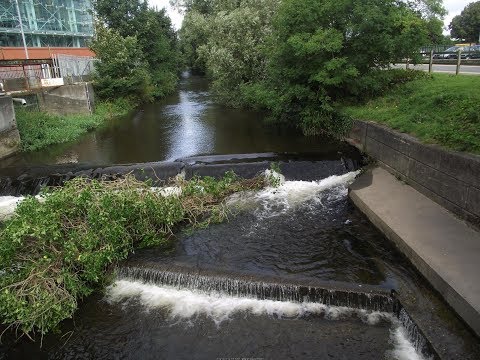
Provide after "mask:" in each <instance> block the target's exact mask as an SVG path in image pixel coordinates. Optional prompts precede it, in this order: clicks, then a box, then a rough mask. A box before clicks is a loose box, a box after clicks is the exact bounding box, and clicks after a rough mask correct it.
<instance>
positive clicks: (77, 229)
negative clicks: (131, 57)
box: [0, 173, 264, 335]
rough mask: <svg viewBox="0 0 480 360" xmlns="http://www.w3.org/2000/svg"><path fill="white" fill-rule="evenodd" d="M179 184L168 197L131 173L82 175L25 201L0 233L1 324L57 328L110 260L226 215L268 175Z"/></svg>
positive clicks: (26, 329) (102, 278) (102, 277)
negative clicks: (229, 204)
mask: <svg viewBox="0 0 480 360" xmlns="http://www.w3.org/2000/svg"><path fill="white" fill-rule="evenodd" d="M175 185H176V186H178V187H179V189H181V191H180V192H179V193H177V194H172V195H168V196H167V195H165V194H162V193H161V192H160V191H152V189H151V188H150V187H149V184H148V182H147V183H141V182H138V181H136V180H135V179H134V178H133V177H132V176H127V177H125V178H122V179H117V180H114V181H110V182H107V181H97V180H88V179H85V178H76V179H73V180H71V181H68V182H67V183H66V184H65V186H64V187H62V188H53V189H46V190H45V191H44V192H43V193H42V194H41V198H40V199H39V198H36V197H28V198H27V199H25V200H24V201H23V202H21V203H20V205H19V206H18V208H17V210H16V214H15V216H14V217H13V218H12V219H11V220H9V221H8V222H6V223H5V224H4V228H3V230H2V232H1V233H0V319H1V321H2V322H3V323H4V324H6V325H9V326H12V327H15V328H17V329H18V330H20V331H21V332H22V333H25V334H30V333H32V332H35V331H38V332H40V334H42V335H43V334H45V333H46V332H48V331H49V330H52V329H55V328H56V327H57V325H58V323H59V322H60V321H62V320H63V319H66V318H69V317H71V316H72V315H73V313H74V311H75V309H76V308H77V303H78V300H79V299H82V298H83V297H85V296H87V295H89V294H91V293H92V292H93V291H95V290H96V289H98V288H99V287H100V286H101V285H103V284H105V282H106V278H107V274H108V272H107V269H108V267H109V265H111V264H113V263H115V262H117V261H119V260H122V259H125V258H126V257H127V256H128V254H129V253H130V252H132V251H133V250H134V249H135V248H138V247H145V246H160V247H162V248H165V249H166V248H168V247H169V245H170V244H171V242H172V236H171V235H172V233H173V231H174V229H175V228H176V226H177V225H180V224H184V225H187V226H190V227H204V226H207V225H208V224H210V223H211V222H212V221H213V222H218V221H221V220H223V219H224V217H225V215H226V213H225V210H224V208H223V206H222V201H223V200H224V199H225V198H226V197H227V196H228V195H230V194H232V193H233V192H237V191H242V190H254V189H259V188H261V187H262V186H264V179H263V178H254V179H250V180H244V179H241V178H238V177H237V176H236V175H235V174H234V173H227V174H225V176H224V177H223V178H222V179H220V180H215V179H213V178H209V177H206V178H194V179H192V180H190V181H185V180H178V181H177V182H176V183H175Z"/></svg>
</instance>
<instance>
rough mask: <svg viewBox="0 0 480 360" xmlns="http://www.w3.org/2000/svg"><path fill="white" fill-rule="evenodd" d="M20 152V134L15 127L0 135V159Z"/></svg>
mask: <svg viewBox="0 0 480 360" xmlns="http://www.w3.org/2000/svg"><path fill="white" fill-rule="evenodd" d="M19 150H20V134H19V133H18V130H17V128H16V127H14V128H11V129H10V130H6V131H3V132H1V133H0V159H1V158H4V157H7V156H10V155H12V154H15V153H16V152H17V151H19Z"/></svg>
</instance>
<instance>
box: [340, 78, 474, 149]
mask: <svg viewBox="0 0 480 360" xmlns="http://www.w3.org/2000/svg"><path fill="white" fill-rule="evenodd" d="M345 111H346V113H347V114H348V115H350V116H352V117H353V118H355V119H360V120H371V121H375V122H378V123H383V124H385V125H388V126H389V127H391V128H393V129H397V130H399V131H401V132H405V133H409V134H411V135H414V136H416V137H417V138H419V139H420V140H422V141H424V142H426V143H435V144H439V145H442V146H445V147H447V148H450V149H453V150H457V151H465V152H470V153H475V154H480V76H473V75H471V76H469V75H458V76H454V75H448V74H433V75H432V76H429V77H427V78H423V79H417V80H413V81H411V82H408V83H405V84H402V85H398V86H396V87H394V88H393V89H391V90H389V91H387V92H386V93H385V95H384V96H382V97H378V98H375V99H373V100H371V101H369V102H368V103H366V104H363V105H353V106H347V107H346V109H345Z"/></svg>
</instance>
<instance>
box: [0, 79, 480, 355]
mask: <svg viewBox="0 0 480 360" xmlns="http://www.w3.org/2000/svg"><path fill="white" fill-rule="evenodd" d="M154 114H156V115H154ZM199 114H204V115H199ZM220 114H221V115H222V116H221V117H220ZM235 114H236V112H235V111H233V110H226V109H223V108H222V107H221V106H219V105H217V104H215V103H214V102H213V101H212V99H211V98H210V95H209V94H208V92H206V91H205V88H204V83H203V81H202V80H200V79H196V78H193V79H192V78H190V79H186V80H184V82H183V83H182V85H181V88H180V91H179V93H178V94H177V95H176V97H175V96H174V97H172V98H170V99H167V100H166V101H165V102H164V103H162V104H156V105H152V106H151V107H149V108H147V109H145V112H143V113H140V115H137V116H139V117H138V118H133V119H130V120H128V119H127V120H126V122H125V123H124V124H114V125H113V128H111V129H109V130H105V131H106V132H105V133H103V134H104V135H102V132H100V133H96V134H91V135H89V136H87V138H85V139H84V140H83V142H81V143H80V144H77V145H72V147H71V148H70V150H68V151H75V154H76V155H75V156H73V157H71V158H70V159H74V160H76V161H77V160H78V161H80V162H86V163H90V164H95V163H109V162H138V161H152V160H162V159H171V158H178V157H182V156H186V155H194V154H201V153H207V154H211V153H240V152H252V151H256V152H265V151H277V152H284V151H285V152H292V151H298V152H301V153H306V152H309V153H312V152H316V154H315V156H313V157H314V158H316V160H315V161H310V160H309V161H303V162H302V161H290V160H288V161H281V163H280V165H281V167H282V169H284V170H286V171H285V177H286V180H285V181H283V182H282V183H281V184H280V186H279V187H277V188H267V189H264V190H261V191H257V192H247V193H242V194H236V195H233V196H232V197H231V198H229V199H228V201H227V203H226V206H227V208H228V209H229V210H230V211H231V213H232V216H231V217H230V219H229V221H228V222H225V223H222V224H218V225H212V226H210V227H209V228H207V229H203V230H198V231H195V232H194V233H179V234H177V235H176V237H177V239H176V240H177V241H176V242H175V243H176V245H175V247H174V248H173V249H172V250H171V251H170V252H168V253H164V252H162V251H160V250H158V249H155V248H152V249H143V250H139V251H137V252H136V253H135V254H133V255H132V256H130V257H129V259H128V260H126V261H125V262H123V263H121V264H118V266H117V267H116V269H115V271H114V281H113V283H112V284H111V285H110V286H109V287H108V288H107V289H106V290H105V293H103V294H97V295H94V296H92V297H90V298H88V299H86V300H85V301H84V302H83V303H82V304H80V307H79V310H78V311H77V313H76V314H75V317H74V319H73V320H71V321H70V320H69V321H65V322H64V323H62V325H61V328H60V333H58V334H50V335H47V336H45V337H44V338H43V339H42V347H40V343H39V341H38V340H37V342H34V343H32V342H30V341H28V340H26V339H21V340H20V341H18V342H15V341H14V340H13V335H14V334H9V333H7V335H6V336H4V339H3V344H1V345H0V359H43V358H45V359H219V358H229V359H232V358H235V359H236V358H239V359H240V358H250V359H399V360H400V359H401V360H404V359H405V360H406V359H428V358H430V357H434V356H435V354H434V353H433V352H432V349H431V346H430V344H429V343H428V342H427V341H426V339H425V337H424V336H423V334H422V332H421V331H419V329H418V327H417V326H416V323H415V321H414V320H415V319H412V317H411V316H410V315H409V313H408V312H407V311H406V308H404V307H403V305H401V304H400V302H399V301H398V299H400V300H401V302H402V304H404V305H405V306H407V305H408V307H409V308H408V311H410V310H411V311H413V313H415V315H416V316H417V317H418V318H419V319H420V318H421V319H422V321H425V319H426V320H427V321H430V324H433V325H432V326H431V328H434V330H431V329H430V330H431V331H437V333H436V334H438V336H441V337H442V339H443V340H442V341H443V343H444V344H445V348H446V349H447V350H448V351H447V350H445V351H447V352H448V353H449V354H452V353H455V354H461V355H462V356H457V357H456V358H462V359H477V358H479V354H480V349H479V347H478V342H477V340H476V339H475V338H473V337H472V336H471V334H469V332H468V330H465V327H464V326H463V324H461V322H459V321H458V319H456V317H455V316H454V315H452V313H451V311H450V310H449V309H448V308H447V307H446V306H445V305H444V304H443V302H442V301H441V300H439V299H438V297H437V295H436V294H435V293H434V292H433V291H432V290H431V289H430V287H429V285H428V284H426V283H425V281H424V280H423V279H422V278H421V277H420V276H419V275H418V274H417V272H416V271H414V270H413V269H412V267H411V265H410V264H409V263H408V261H406V259H405V258H404V257H403V256H401V255H400V254H399V252H398V251H397V250H396V249H395V248H394V247H393V246H392V245H391V243H390V242H389V241H388V240H386V239H385V238H384V237H383V236H382V235H381V234H380V233H379V232H378V231H377V230H376V229H375V228H373V226H372V225H371V224H370V222H369V221H368V220H367V219H366V218H365V217H364V216H363V215H362V214H361V213H360V212H359V211H358V210H357V209H356V208H355V207H354V206H353V205H352V204H351V203H350V202H349V200H348V185H349V184H350V183H351V182H352V181H353V180H354V179H355V177H356V176H357V175H358V174H359V171H358V166H357V165H358V162H357V161H356V160H355V161H351V159H349V158H348V157H346V156H345V154H347V153H352V150H350V149H348V147H347V146H346V145H345V144H340V143H333V142H326V141H323V142H322V141H320V140H319V139H317V141H320V143H310V142H313V140H312V139H309V140H305V139H304V138H301V137H298V138H297V137H296V135H290V134H281V133H276V132H270V131H272V130H267V128H264V127H263V126H262V125H260V124H259V123H258V120H259V119H258V116H260V115H259V114H256V115H255V114H254V113H244V112H241V113H240V114H241V115H238V114H236V115H235ZM255 116H257V117H255ZM252 119H253V120H252ZM242 124H243V125H242ZM144 126H145V127H146V129H144V128H143V127H144ZM161 129H163V130H161ZM168 129H170V130H168ZM190 131H193V133H191V132H190ZM115 132H118V137H116V136H117V135H113V134H114V133H115ZM107 134H108V135H107ZM122 134H123V135H122ZM139 134H141V135H139ZM237 135H238V139H237ZM102 136H105V137H103V138H102ZM91 137H97V138H98V139H99V141H98V142H97V143H95V142H92V141H91ZM140 138H142V139H149V140H146V141H145V142H142V141H140V140H139V139H140ZM133 139H136V140H135V141H136V142H135V141H134V140H133ZM182 139H183V140H182ZM286 139H289V140H288V141H286ZM122 141H123V143H122ZM130 141H131V142H130ZM129 144H136V147H137V148H138V149H137V148H135V149H132V152H128V151H127V150H128V149H130V148H129ZM149 144H151V145H149ZM155 144H156V145H155ZM72 149H76V150H72ZM81 149H89V151H85V152H83V150H81ZM103 151H105V154H103V155H101V154H102V153H103ZM155 153H156V155H155ZM52 154H53V153H50V154H47V153H44V154H43V155H40V154H36V155H32V156H31V157H30V158H28V157H24V158H21V159H20V160H19V161H20V163H21V164H24V165H25V164H29V163H30V162H31V163H35V164H39V163H42V162H46V163H55V162H58V161H57V160H58V157H56V156H57V155H52ZM97 154H98V156H97ZM100 155H101V156H100ZM35 156H38V157H35ZM319 158H321V160H318V159H319ZM17 160H18V159H17ZM252 166H253V165H252ZM209 171H211V170H209ZM9 189H10V188H9ZM10 190H11V191H13V190H12V189H10ZM10 190H9V191H10ZM164 194H165V196H175V191H164ZM6 195H8V194H6ZM18 201H21V198H18V197H12V196H6V197H2V198H0V208H2V209H3V210H0V216H1V214H8V213H9V212H10V211H11V209H12V208H14V207H15V203H16V202H18ZM2 204H3V205H4V206H3V205H2ZM391 290H395V292H396V294H395V293H393V294H392V292H391ZM438 324H440V325H438ZM435 329H436V330H435ZM436 350H439V349H436ZM440 350H441V351H443V350H444V349H443V350H442V349H440ZM465 354H466V355H465ZM447 358H448V357H447ZM451 358H454V357H451Z"/></svg>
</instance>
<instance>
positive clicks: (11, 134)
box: [0, 96, 20, 159]
mask: <svg viewBox="0 0 480 360" xmlns="http://www.w3.org/2000/svg"><path fill="white" fill-rule="evenodd" d="M19 149H20V134H19V133H18V130H17V122H16V120H15V110H14V108H13V101H12V98H11V97H10V96H0V159H1V158H4V157H7V156H9V155H11V154H13V153H15V152H17V151H18V150H19Z"/></svg>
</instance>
